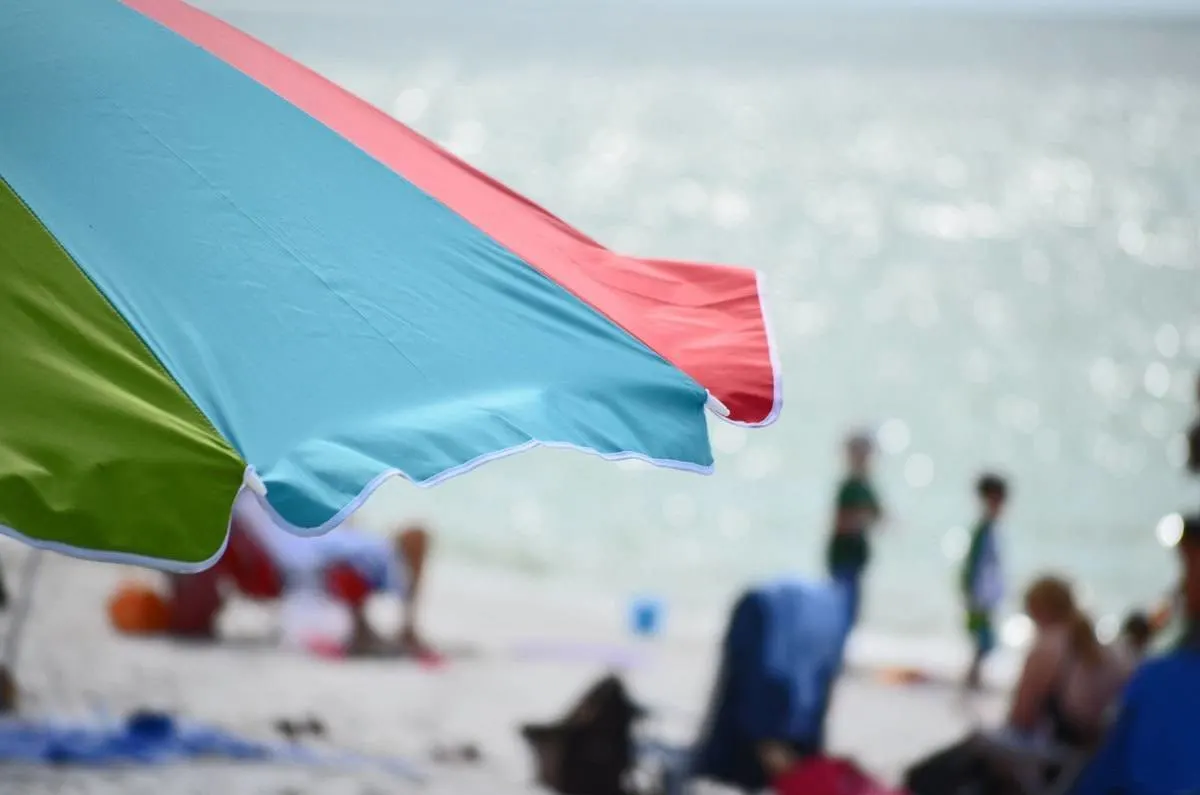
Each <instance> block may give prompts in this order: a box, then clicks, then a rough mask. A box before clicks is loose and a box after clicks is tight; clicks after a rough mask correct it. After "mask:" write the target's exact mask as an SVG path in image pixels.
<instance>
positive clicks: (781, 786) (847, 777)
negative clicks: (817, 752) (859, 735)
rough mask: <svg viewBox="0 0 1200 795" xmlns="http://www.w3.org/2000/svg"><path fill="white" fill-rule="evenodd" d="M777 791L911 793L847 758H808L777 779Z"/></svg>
mask: <svg viewBox="0 0 1200 795" xmlns="http://www.w3.org/2000/svg"><path fill="white" fill-rule="evenodd" d="M771 791H772V792H774V793H775V795H908V793H906V792H905V791H904V790H899V789H892V788H891V787H887V786H884V785H883V784H880V783H879V782H878V781H875V780H874V779H872V778H871V777H870V776H868V775H867V774H866V773H864V772H863V771H861V770H859V769H858V767H857V766H855V765H854V764H853V763H851V762H849V761H847V760H845V759H832V758H830V757H826V756H818V757H813V758H811V759H805V760H804V761H803V762H800V763H799V764H797V765H795V766H794V767H792V768H791V769H790V770H788V771H787V772H786V773H784V774H783V775H781V776H779V777H778V778H776V779H775V781H774V783H773V784H772V786H771Z"/></svg>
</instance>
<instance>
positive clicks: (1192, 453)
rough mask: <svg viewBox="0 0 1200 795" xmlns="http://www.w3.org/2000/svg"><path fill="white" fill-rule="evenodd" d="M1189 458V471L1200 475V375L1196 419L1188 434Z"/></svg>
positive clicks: (1197, 380)
mask: <svg viewBox="0 0 1200 795" xmlns="http://www.w3.org/2000/svg"><path fill="white" fill-rule="evenodd" d="M1187 443H1188V457H1187V469H1188V472H1191V473H1192V474H1193V475H1200V375H1197V376H1196V419H1195V420H1194V421H1193V422H1192V427H1191V428H1189V429H1188V433H1187Z"/></svg>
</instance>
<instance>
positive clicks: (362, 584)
mask: <svg viewBox="0 0 1200 795" xmlns="http://www.w3.org/2000/svg"><path fill="white" fill-rule="evenodd" d="M371 590H372V589H371V584H370V583H369V582H367V580H366V578H364V577H363V576H362V575H361V574H360V573H359V572H358V570H357V569H355V568H354V567H353V566H351V565H349V564H348V563H338V564H336V565H334V566H330V567H329V570H328V571H326V572H325V592H326V593H328V594H329V595H330V596H332V597H333V598H334V599H336V600H337V601H339V602H343V603H345V604H347V605H350V607H353V608H359V607H362V606H363V605H364V604H365V603H366V601H367V599H368V598H369V597H370V596H371Z"/></svg>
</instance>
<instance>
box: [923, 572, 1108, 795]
mask: <svg viewBox="0 0 1200 795" xmlns="http://www.w3.org/2000/svg"><path fill="white" fill-rule="evenodd" d="M1025 611H1026V614H1027V615H1028V616H1029V618H1030V619H1031V620H1032V621H1033V623H1034V626H1035V628H1036V634H1035V636H1034V639H1033V643H1032V645H1031V646H1030V648H1029V651H1028V652H1027V654H1026V657H1025V662H1024V664H1023V666H1022V669H1021V675H1020V677H1019V679H1018V681H1017V684H1016V687H1015V689H1014V691H1013V696H1012V701H1011V704H1010V707H1009V711H1008V716H1007V719H1006V721H1005V723H1004V725H1002V726H1000V727H998V728H996V729H993V730H985V731H978V732H973V733H971V734H970V735H969V736H968V737H967V738H966V739H964V740H962V741H960V742H958V743H955V744H953V745H951V746H949V747H947V748H944V749H942V750H940V751H938V752H936V753H935V754H933V755H931V756H929V757H926V758H924V759H922V760H919V761H918V762H917V763H915V764H914V765H913V766H911V767H910V768H909V769H908V771H907V773H906V786H907V787H908V788H909V790H910V791H912V792H920V793H922V795H942V793H945V794H946V795H950V794H951V793H954V794H955V795H957V793H960V792H964V791H967V792H991V793H998V792H1004V793H1008V792H1021V793H1032V792H1040V791H1042V789H1043V788H1044V787H1045V785H1046V784H1049V783H1051V782H1055V781H1056V779H1057V777H1058V776H1059V775H1060V774H1061V771H1062V769H1063V766H1064V764H1069V760H1072V759H1077V758H1080V757H1086V755H1088V754H1090V753H1091V752H1092V749H1094V748H1095V747H1096V744H1097V743H1098V742H1099V739H1100V737H1101V736H1102V735H1103V733H1104V730H1105V728H1106V726H1107V725H1108V721H1109V718H1110V716H1111V712H1112V710H1111V707H1112V704H1113V703H1114V702H1115V701H1116V699H1117V696H1118V695H1119V693H1120V689H1121V686H1122V684H1123V682H1124V681H1125V680H1124V676H1123V672H1122V668H1121V666H1120V665H1119V664H1118V662H1117V659H1116V656H1115V655H1114V654H1112V652H1111V651H1110V650H1109V649H1107V648H1106V647H1104V646H1103V645H1101V643H1100V642H1099V640H1097V638H1096V635H1095V632H1094V631H1093V629H1092V624H1091V621H1089V620H1088V618H1087V616H1085V615H1084V614H1083V613H1082V612H1081V611H1080V610H1079V608H1078V606H1077V605H1076V603H1075V597H1074V594H1073V593H1072V591H1071V586H1070V584H1069V583H1067V581H1066V580H1063V579H1061V578H1058V577H1042V578H1040V579H1038V580H1037V581H1036V582H1034V583H1033V584H1032V585H1031V586H1030V588H1029V590H1028V591H1027V592H1026V595H1025Z"/></svg>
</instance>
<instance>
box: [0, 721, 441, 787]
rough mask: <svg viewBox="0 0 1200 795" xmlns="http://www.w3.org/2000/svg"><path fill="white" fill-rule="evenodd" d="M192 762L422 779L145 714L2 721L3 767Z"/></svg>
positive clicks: (384, 762)
mask: <svg viewBox="0 0 1200 795" xmlns="http://www.w3.org/2000/svg"><path fill="white" fill-rule="evenodd" d="M189 759H225V760H233V761H256V762H274V763H284V764H309V765H318V766H329V765H332V766H339V767H350V768H359V767H374V768H377V769H382V770H385V771H387V772H390V773H393V774H396V775H400V776H403V777H405V778H410V779H414V780H420V778H421V775H420V774H419V773H418V772H416V771H415V770H414V769H413V768H412V767H410V766H409V765H407V764H406V763H404V762H402V761H400V760H395V759H375V758H369V757H365V756H359V755H355V754H347V753H341V752H331V753H320V752H317V751H314V750H312V749H309V748H306V747H304V746H300V745H294V744H282V743H264V742H258V741H255V740H249V739H246V738H243V737H240V736H238V735H236V734H233V733H232V732H228V731H225V730H224V729H220V728H217V727H215V726H206V725H203V724H198V723H191V722H181V721H178V720H176V719H175V718H173V717H171V716H170V715H164V714H161V713H153V712H142V713H135V714H133V715H131V716H130V717H128V718H126V719H124V720H107V721H93V722H86V721H48V720H20V719H14V720H0V764H6V763H7V764H12V763H25V764H41V765H44V764H54V765H83V766H125V765H155V764H165V763H170V762H182V761H185V760H189Z"/></svg>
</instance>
